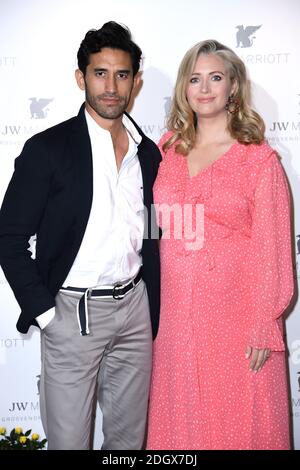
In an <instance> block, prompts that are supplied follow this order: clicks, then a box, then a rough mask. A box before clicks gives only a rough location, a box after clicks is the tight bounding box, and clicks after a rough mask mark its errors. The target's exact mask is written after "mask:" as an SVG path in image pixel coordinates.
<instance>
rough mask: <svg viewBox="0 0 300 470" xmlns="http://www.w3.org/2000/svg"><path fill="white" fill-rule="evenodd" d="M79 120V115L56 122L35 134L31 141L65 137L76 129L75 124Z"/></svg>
mask: <svg viewBox="0 0 300 470" xmlns="http://www.w3.org/2000/svg"><path fill="white" fill-rule="evenodd" d="M77 120H78V117H77V116H74V117H72V118H70V119H67V120H66V121H63V122H60V123H58V124H55V125H54V126H52V127H49V128H48V129H45V130H43V131H41V132H39V133H37V134H35V135H34V136H32V137H31V138H30V139H29V140H30V141H31V142H39V141H40V142H42V141H45V142H54V141H57V140H61V139H64V138H65V137H67V136H68V135H69V134H70V132H72V131H73V130H74V126H75V124H76V122H77Z"/></svg>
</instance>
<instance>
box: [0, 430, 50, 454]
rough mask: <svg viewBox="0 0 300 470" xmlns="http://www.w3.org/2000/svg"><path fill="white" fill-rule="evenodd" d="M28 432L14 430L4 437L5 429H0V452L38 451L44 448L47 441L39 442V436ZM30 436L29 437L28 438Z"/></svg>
mask: <svg viewBox="0 0 300 470" xmlns="http://www.w3.org/2000/svg"><path fill="white" fill-rule="evenodd" d="M30 433H31V429H29V431H26V432H25V433H24V432H23V429H22V428H19V427H17V428H14V429H13V430H12V431H11V432H10V434H8V435H6V428H1V427H0V450H39V449H43V448H44V447H45V444H46V442H47V439H43V440H42V441H40V440H39V439H40V436H39V435H38V434H36V433H32V434H31V436H30ZM29 436H30V437H29Z"/></svg>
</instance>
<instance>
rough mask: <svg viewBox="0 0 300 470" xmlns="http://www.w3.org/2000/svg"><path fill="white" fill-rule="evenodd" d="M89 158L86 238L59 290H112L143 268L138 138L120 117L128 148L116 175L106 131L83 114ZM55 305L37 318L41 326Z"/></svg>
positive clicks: (112, 150)
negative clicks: (90, 182) (90, 187)
mask: <svg viewBox="0 0 300 470" xmlns="http://www.w3.org/2000/svg"><path fill="white" fill-rule="evenodd" d="M85 116H86V120H87V125H88V131H89V135H90V139H91V146H92V157H93V201H92V206H91V212H90V216H89V220H88V223H87V226H86V230H85V234H84V237H83V240H82V243H81V246H80V249H79V251H78V253H77V256H76V258H75V260H74V263H73V266H72V268H71V270H70V272H69V274H68V276H67V278H66V280H65V282H64V283H63V287H68V286H72V287H97V286H111V285H112V284H114V283H115V282H118V281H120V282H123V281H127V280H128V279H131V278H133V277H134V276H135V275H136V274H137V272H138V271H139V269H140V267H141V265H142V258H141V254H140V252H141V248H142V243H143V233H144V203H143V179H142V173H141V167H140V163H139V160H138V156H137V150H138V148H137V146H138V144H139V143H140V141H141V139H142V138H141V136H140V134H139V133H138V131H137V130H136V128H135V126H134V125H133V124H132V122H131V121H130V120H129V119H128V118H127V116H125V115H123V124H124V126H125V128H126V130H127V135H128V140H129V145H128V151H127V153H126V155H125V156H124V158H123V161H122V164H121V167H120V169H119V172H118V170H117V165H116V159H115V152H114V148H113V143H112V138H111V134H110V132H109V131H107V130H105V129H103V128H102V127H100V126H99V125H98V124H97V123H96V121H95V120H94V119H93V118H92V117H91V116H90V114H89V113H88V112H87V111H85ZM54 315H55V307H53V308H52V309H50V310H48V311H47V312H45V313H43V314H41V315H39V316H38V317H37V318H36V320H37V322H38V324H39V326H40V327H41V328H44V327H45V326H46V325H47V324H48V323H49V322H50V321H51V320H52V318H53V317H54Z"/></svg>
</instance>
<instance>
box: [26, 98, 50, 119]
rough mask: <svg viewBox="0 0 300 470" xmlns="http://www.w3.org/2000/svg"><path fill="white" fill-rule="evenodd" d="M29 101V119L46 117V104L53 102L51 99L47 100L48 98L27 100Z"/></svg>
mask: <svg viewBox="0 0 300 470" xmlns="http://www.w3.org/2000/svg"><path fill="white" fill-rule="evenodd" d="M29 99H30V101H31V104H30V113H31V119H45V117H46V116H47V112H48V111H49V109H48V108H45V107H46V106H47V104H49V103H51V101H53V98H51V99H48V98H40V99H39V100H38V99H37V98H36V97H34V98H29Z"/></svg>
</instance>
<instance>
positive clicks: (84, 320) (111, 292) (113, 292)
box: [60, 269, 142, 336]
mask: <svg viewBox="0 0 300 470" xmlns="http://www.w3.org/2000/svg"><path fill="white" fill-rule="evenodd" d="M141 280H142V269H140V270H139V272H138V273H137V275H136V276H135V278H134V279H131V280H130V281H128V282H126V283H121V282H116V283H115V284H114V285H113V286H104V287H97V288H94V287H71V286H68V287H62V288H61V289H60V290H62V291H68V292H73V293H82V294H83V295H82V296H81V297H80V298H79V301H78V303H77V306H76V314H77V320H78V324H79V330H80V334H81V335H82V336H86V335H89V334H90V331H89V319H88V305H87V301H88V298H91V297H98V298H102V299H115V300H121V299H123V298H124V297H125V295H126V294H128V293H129V292H130V291H132V289H134V288H135V286H137V285H138V284H139V282H140V281H141Z"/></svg>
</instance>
